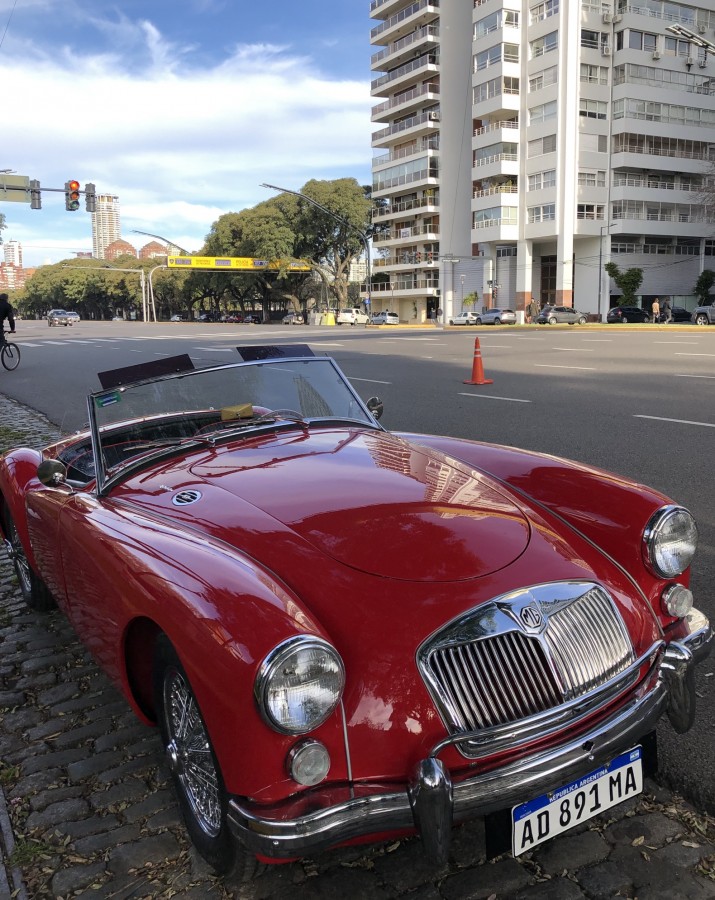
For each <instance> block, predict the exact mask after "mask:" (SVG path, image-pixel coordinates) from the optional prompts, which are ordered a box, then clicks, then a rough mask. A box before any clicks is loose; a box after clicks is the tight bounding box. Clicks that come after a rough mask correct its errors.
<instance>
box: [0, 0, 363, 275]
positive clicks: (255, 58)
mask: <svg viewBox="0 0 715 900" xmlns="http://www.w3.org/2000/svg"><path fill="white" fill-rule="evenodd" d="M38 5H41V4H38ZM2 7H3V3H2V0H0V9H2ZM93 25H94V27H95V28H98V29H100V30H101V29H104V30H105V31H107V32H111V35H112V41H111V44H112V46H113V48H116V50H113V51H112V52H111V53H104V54H102V53H97V54H96V55H86V56H80V55H77V54H76V53H75V52H72V51H71V50H70V49H68V48H67V47H63V48H61V49H60V50H58V49H57V48H55V50H53V51H52V52H50V51H49V50H48V49H47V48H46V47H38V46H35V45H33V44H30V43H28V42H27V41H26V42H25V43H24V44H22V42H20V45H21V46H22V50H23V52H22V53H18V52H17V45H16V46H15V52H13V53H12V54H7V53H0V83H1V84H5V85H9V84H10V85H12V86H13V91H12V96H13V101H14V102H13V105H12V113H11V114H10V115H8V114H7V112H6V114H5V116H4V121H3V128H2V131H3V139H2V145H3V146H2V149H3V151H4V152H3V157H2V159H0V164H1V165H2V167H6V166H12V167H14V168H15V169H16V170H17V172H19V173H21V174H28V175H30V177H33V178H39V179H40V181H41V183H42V186H43V188H44V187H55V188H57V187H61V186H62V185H63V184H64V182H65V181H66V180H67V179H68V178H73V177H74V178H78V179H79V180H80V181H82V182H86V181H93V182H94V183H95V184H96V186H97V190H98V191H99V192H102V193H104V192H106V193H113V194H117V195H118V196H119V199H120V203H121V214H122V230H123V236H124V237H126V238H127V239H128V240H131V228H133V227H136V228H140V229H142V230H146V231H153V232H157V233H162V234H163V233H168V235H169V236H170V237H172V238H175V239H176V240H177V241H178V236H177V235H176V231H177V230H181V231H182V232H183V240H184V241H186V242H187V243H188V245H189V249H193V248H196V247H198V246H200V244H201V242H202V241H203V238H204V236H205V235H206V233H207V232H208V231H209V229H210V227H211V224H212V222H213V221H215V219H216V218H217V217H218V216H219V215H221V214H222V213H223V212H226V211H230V210H234V211H235V210H238V209H241V208H244V207H246V206H252V205H254V204H255V203H257V202H259V201H261V200H265V199H268V197H269V196H270V192H268V191H266V190H265V189H262V188H260V187H259V185H260V183H261V182H263V181H269V182H273V183H276V182H277V183H279V184H281V185H284V186H286V187H289V188H293V189H295V188H299V187H300V186H301V185H302V184H303V183H305V181H307V180H309V179H310V178H337V177H346V176H347V177H351V176H352V177H356V178H358V180H360V181H361V182H362V181H367V180H368V179H369V165H370V152H371V151H370V135H371V126H370V105H371V101H370V91H369V83H368V82H367V81H365V82H362V81H349V80H338V79H336V78H334V77H329V76H326V75H323V74H321V73H320V71H319V70H318V69H317V67H316V65H315V63H314V62H313V61H312V60H311V59H309V58H307V57H305V56H299V55H295V54H293V53H291V52H290V51H289V49H288V48H285V47H280V46H275V45H269V44H239V45H236V46H234V47H233V48H232V49H231V50H230V52H229V55H228V56H227V57H225V58H223V59H219V60H217V61H216V62H215V63H214V64H213V65H210V66H204V67H203V68H201V67H198V66H197V64H196V62H195V60H194V59H193V55H192V53H191V47H190V46H188V45H186V46H182V47H178V46H176V45H173V44H171V43H169V42H167V41H166V40H165V39H164V38H163V37H162V35H161V33H160V32H159V30H158V29H157V28H156V27H155V26H154V25H153V24H151V23H150V22H146V21H140V22H131V21H129V20H127V19H126V18H124V17H120V18H118V19H116V21H112V22H110V21H107V20H103V21H101V22H100V21H99V20H95V21H94V22H93ZM86 46H87V44H86V43H85V47H86ZM137 60H138V62H136V61H137ZM11 205H12V206H17V207H19V206H20V204H8V205H6V206H4V208H3V212H4V213H5V215H6V217H7V219H8V224H9V225H13V227H12V229H11V228H10V227H9V228H8V230H7V231H6V232H5V238H6V239H9V238H12V237H15V238H17V239H19V240H21V241H22V240H23V235H24V240H25V241H30V242H32V243H33V244H35V243H37V242H40V241H42V240H44V245H45V246H59V247H62V246H67V245H68V244H72V245H73V244H74V242H75V240H78V241H79V240H80V238H79V237H71V238H70V239H69V240H67V239H65V240H64V241H63V240H62V239H59V238H56V237H53V238H52V239H50V238H44V239H43V238H42V236H41V235H40V234H39V232H41V230H42V225H43V224H45V225H48V224H49V222H50V221H52V223H57V222H58V221H60V222H61V227H62V229H63V231H65V232H67V233H68V235H69V234H72V233H75V234H76V233H77V230H78V229H79V228H80V226H81V230H82V232H86V230H87V227H88V225H87V221H86V220H87V218H88V217H86V218H85V219H84V221H83V222H82V221H81V220H80V218H79V216H75V215H70V214H66V213H64V206H63V203H62V200H61V194H56V195H50V194H43V210H42V211H41V212H39V213H38V212H33V213H32V214H31V216H28V215H24V213H25V210H10V209H9V206H11ZM60 211H61V213H62V216H63V217H64V218H60ZM12 213H14V214H15V215H14V216H13V215H11V214H12ZM21 213H22V214H21ZM35 217H37V218H35ZM13 220H14V221H17V222H18V225H17V226H16V225H14V221H13ZM21 223H27V224H26V225H23V224H21ZM55 227H56V226H55ZM11 230H12V234H11V233H10V231H11ZM81 240H82V241H83V242H84V246H83V248H84V249H87V247H86V240H85V239H84V234H83V236H82V239H81ZM132 242H133V241H132ZM187 243H185V244H184V246H187ZM46 255H47V253H46V251H44V250H43V251H39V250H38V256H41V257H42V259H44V257H45V256H46ZM25 258H26V259H28V251H27V250H26V251H25ZM58 258H61V254H60V256H59V257H58Z"/></svg>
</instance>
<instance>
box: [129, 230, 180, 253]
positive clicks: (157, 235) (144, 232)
mask: <svg viewBox="0 0 715 900" xmlns="http://www.w3.org/2000/svg"><path fill="white" fill-rule="evenodd" d="M132 234H143V235H144V236H145V237H153V238H156V239H157V240H159V241H164V243H165V244H168V245H169V249H171V248H172V247H176V249H177V250H178V251H179V253H185V254H186V256H188V255H189V251H188V250H184V248H183V247H180V246H179V245H178V244H175V243H174V242H173V241H170V240H169V238H165V237H162V236H161V235H160V234H152V233H151V231H139V230H138V229H136V228H132Z"/></svg>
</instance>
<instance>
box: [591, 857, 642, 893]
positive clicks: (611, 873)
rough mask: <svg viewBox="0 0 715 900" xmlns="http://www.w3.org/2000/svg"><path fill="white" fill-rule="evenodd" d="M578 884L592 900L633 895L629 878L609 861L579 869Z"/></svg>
mask: <svg viewBox="0 0 715 900" xmlns="http://www.w3.org/2000/svg"><path fill="white" fill-rule="evenodd" d="M578 882H579V884H580V885H581V887H582V888H583V889H584V890H585V891H586V893H587V895H588V896H589V897H591V898H592V900H612V898H614V897H631V896H632V895H633V883H632V881H631V879H630V877H629V876H628V875H627V874H625V872H624V871H623V870H622V869H620V868H619V867H618V866H617V865H615V863H613V862H611V861H610V860H606V862H602V863H598V864H597V865H595V866H589V867H587V868H585V869H581V870H580V871H579V873H578Z"/></svg>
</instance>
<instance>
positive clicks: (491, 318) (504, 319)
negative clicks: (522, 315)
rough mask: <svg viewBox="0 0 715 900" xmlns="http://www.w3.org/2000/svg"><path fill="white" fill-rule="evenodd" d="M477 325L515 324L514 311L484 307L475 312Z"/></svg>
mask: <svg viewBox="0 0 715 900" xmlns="http://www.w3.org/2000/svg"><path fill="white" fill-rule="evenodd" d="M477 325H516V313H515V312H514V310H513V309H504V308H503V307H501V308H499V309H496V308H494V309H485V310H484V312H481V313H478V314H477Z"/></svg>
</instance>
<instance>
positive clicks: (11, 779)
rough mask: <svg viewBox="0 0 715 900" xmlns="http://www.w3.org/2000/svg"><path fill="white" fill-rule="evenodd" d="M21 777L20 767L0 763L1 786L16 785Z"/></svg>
mask: <svg viewBox="0 0 715 900" xmlns="http://www.w3.org/2000/svg"><path fill="white" fill-rule="evenodd" d="M19 777H20V767H19V766H8V765H7V764H6V763H4V762H1V761H0V785H2V786H3V787H6V786H7V785H8V784H15V782H16V781H17V779H18V778H19Z"/></svg>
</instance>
